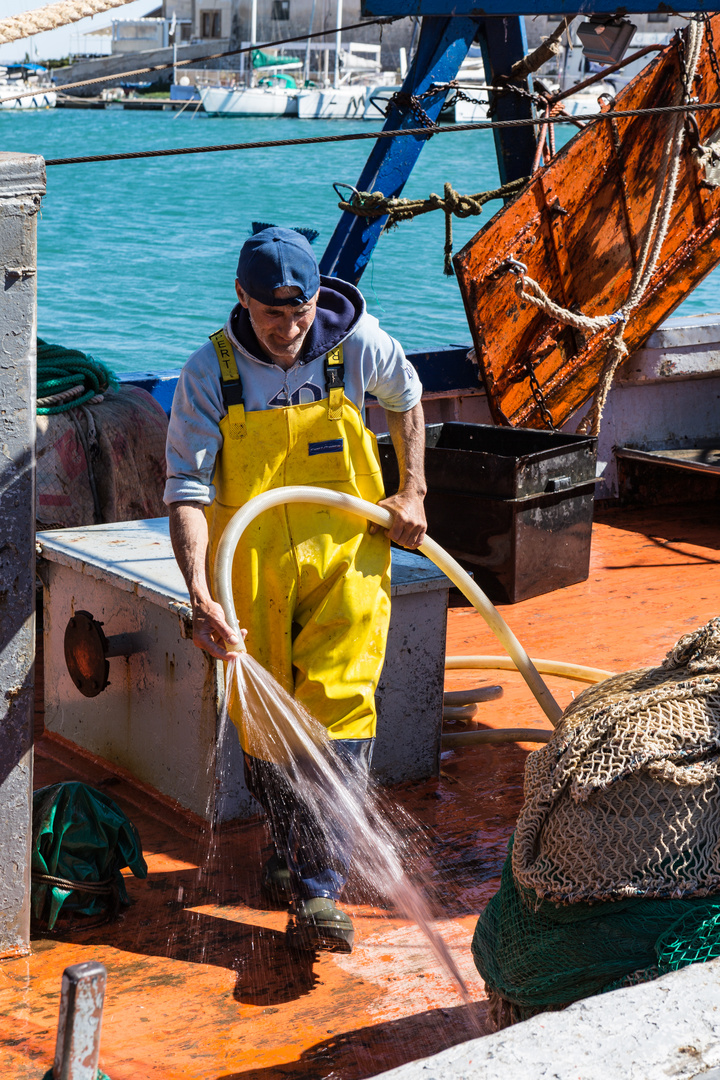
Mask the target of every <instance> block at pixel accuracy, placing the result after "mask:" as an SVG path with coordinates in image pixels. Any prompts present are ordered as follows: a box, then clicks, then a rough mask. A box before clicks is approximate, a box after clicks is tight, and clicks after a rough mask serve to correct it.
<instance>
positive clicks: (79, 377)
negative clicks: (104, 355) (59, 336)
mask: <svg viewBox="0 0 720 1080" xmlns="http://www.w3.org/2000/svg"><path fill="white" fill-rule="evenodd" d="M116 385H117V378H116V377H115V375H114V374H113V373H112V371H110V369H109V368H107V367H106V366H105V364H102V363H100V361H99V360H94V359H93V357H92V356H87V355H86V354H85V353H83V352H80V350H79V349H66V348H64V347H63V346H62V345H51V344H49V343H48V342H47V341H43V340H42V339H41V338H38V339H37V387H38V389H37V397H38V403H37V411H38V415H39V416H53V415H55V414H57V413H64V412H67V411H68V410H70V409H75V408H77V407H78V406H79V405H86V404H90V403H92V404H95V403H96V402H99V401H102V398H103V394H104V393H105V391H106V390H107V389H108V388H109V387H111V386H116Z"/></svg>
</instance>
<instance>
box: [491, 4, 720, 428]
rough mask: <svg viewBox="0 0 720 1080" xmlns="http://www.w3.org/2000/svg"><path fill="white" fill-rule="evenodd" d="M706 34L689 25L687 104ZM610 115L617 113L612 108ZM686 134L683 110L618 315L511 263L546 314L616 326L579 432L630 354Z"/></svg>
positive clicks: (588, 328)
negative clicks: (562, 296) (554, 296)
mask: <svg viewBox="0 0 720 1080" xmlns="http://www.w3.org/2000/svg"><path fill="white" fill-rule="evenodd" d="M702 39H703V28H702V24H701V23H700V22H698V21H695V20H693V21H692V22H690V23H689V24H688V27H687V75H686V77H685V78H684V79H683V80H682V91H681V94H682V105H681V107H685V106H687V105H688V104H689V96H690V89H691V88H692V84H693V80H694V78H695V71H696V69H697V64H698V60H699V58H700V49H701V46H702ZM693 107H694V104H693ZM610 115H612V113H611V114H610ZM684 136H685V128H684V126H683V117H682V113H681V112H678V113H677V114H676V116H675V117H674V119H673V121H672V123H671V124H670V125H669V128H668V132H667V135H666V137H665V142H664V145H663V152H662V159H661V163H660V168H659V169H658V186H657V188H656V191H655V196H654V199H653V204H652V209H651V213H650V220H649V221H648V226H647V232H646V235H645V241H644V243H643V247H642V250H641V252H640V257H639V258H638V261H637V265H636V266H635V270H634V272H633V276H632V280H631V282H630V290H629V293H628V297H627V300H626V301H625V303H624V304H623V305H622V307H620V308H619V309H618V310H617V311H616V312H614V313H613V314H612V315H597V316H594V317H591V316H588V315H582V314H580V313H577V312H574V311H570V310H569V309H568V308H565V307H561V305H559V304H556V303H555V302H554V301H553V300H551V299H550V297H549V296H548V295H547V293H546V292H545V291H544V290H543V289H542V287H541V286H540V285H539V284H538V282H537V281H534V280H533V279H532V278H531V277H528V275H527V274H526V273H525V272H524V267H523V268H522V269H520V270H517V269H515V267H520V266H522V264H518V263H517V262H516V263H515V264H514V267H513V266H510V267H509V269H513V270H514V272H516V273H517V275H518V280H517V284H516V291H517V293H518V296H520V297H521V298H522V299H523V300H526V301H527V302H528V303H530V304H532V305H533V306H534V307H536V308H538V309H539V310H540V311H543V312H545V314H546V315H550V316H551V317H552V318H553V319H555V320H556V321H557V322H561V323H565V324H566V325H567V326H572V327H574V328H575V329H576V330H580V331H581V332H585V333H588V334H597V333H600V332H601V331H603V330H608V329H610V327H612V326H615V332H614V333H613V334H612V336H611V338H610V343H609V346H608V350H607V353H606V354H605V359H604V361H603V366H602V369H601V372H600V379H599V382H598V387H597V390H596V391H595V397H594V399H593V403H592V406H591V407H590V410H589V412H588V413H587V415H586V416H585V417H584V419H583V420H582V421H581V422H580V424H579V425H578V429H577V430H578V434H582V435H593V436H595V435H597V434H598V432H599V430H600V421H601V419H602V414H603V410H604V408H605V402H606V401H607V396H608V392H609V390H610V386H611V383H612V380H613V377H614V375H615V372H616V370H617V367H618V364H619V363H620V362H621V361H622V360H624V359H625V357H626V356H627V355H628V348H627V345H626V344H625V340H624V337H625V330H626V327H627V322H628V319H629V317H630V315H631V313H632V312H633V311H634V310H635V308H636V307H637V306H638V305H639V304H640V302H641V300H642V298H643V296H644V294H645V291H646V289H647V286H648V284H649V282H650V279H651V277H652V275H653V274H654V272H655V268H656V266H657V264H658V260H659V258H660V251H661V248H662V245H663V243H664V242H665V237H666V236H667V231H668V228H669V226H670V215H671V213H672V207H673V202H674V200H675V191H676V188H677V179H678V172H679V168H680V152H681V150H682V144H683V139H684Z"/></svg>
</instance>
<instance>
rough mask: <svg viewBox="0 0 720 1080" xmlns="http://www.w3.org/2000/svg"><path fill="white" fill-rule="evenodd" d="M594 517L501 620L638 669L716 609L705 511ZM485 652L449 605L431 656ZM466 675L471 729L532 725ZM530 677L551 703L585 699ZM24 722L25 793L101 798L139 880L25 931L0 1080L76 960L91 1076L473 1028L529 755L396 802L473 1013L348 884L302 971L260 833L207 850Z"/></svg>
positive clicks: (547, 650)
mask: <svg viewBox="0 0 720 1080" xmlns="http://www.w3.org/2000/svg"><path fill="white" fill-rule="evenodd" d="M598 517H599V520H598V521H596V524H595V526H594V532H593V548H592V558H591V565H590V576H589V579H588V580H587V581H586V582H583V583H581V584H579V585H574V586H572V587H570V588H567V589H563V590H561V591H558V592H555V593H551V594H548V595H545V596H541V597H537V598H535V599H533V600H527V601H525V602H523V603H520V604H516V605H514V606H512V607H507V608H505V609H503V610H504V614H505V617H506V618H507V620H508V621H509V623H510V625H511V626H512V628H513V630H514V631H515V632H516V634H517V636H518V637H519V639H520V640H521V641H522V643H523V644H524V645H525V647H526V648H527V649H528V651H529V652H530V654H531V655H535V656H540V657H543V658H553V659H559V660H571V661H576V662H578V663H581V664H587V665H593V666H597V667H601V668H607V669H611V670H623V669H630V668H633V667H639V666H643V665H648V664H653V663H655V662H658V661H659V660H660V659H661V658H662V657H663V655H664V654H665V651H666V650H667V649H668V648H669V647H670V645H672V644H673V643H674V642H675V640H676V639H677V638H678V637H680V636H681V634H683V633H685V632H687V631H688V630H690V629H692V628H694V627H696V626H699V625H701V624H702V623H704V622H706V621H707V620H708V619H710V618H711V617H713V616H715V615H717V614H718V603H717V596H718V587H719V586H720V570H719V568H718V566H719V563H720V554H719V549H720V531H719V530H718V511H717V508H716V507H715V506H709V505H704V506H697V505H696V506H686V507H679V508H668V507H665V508H661V509H658V510H653V511H605V512H603V513H600V514H599V515H598ZM499 651H500V649H499V647H498V645H497V643H496V642H495V640H494V639H493V638H492V636H491V635H490V632H489V631H488V630H487V628H486V627H485V624H484V623H483V622H482V620H481V619H480V617H479V616H478V615H477V614H476V613H475V612H474V611H473V610H472V609H469V608H464V607H457V608H453V609H452V610H451V612H450V617H449V628H448V653H449V654H457V653H499ZM478 676H480V678H479V677H478ZM479 681H492V682H500V683H502V684H503V686H504V687H505V694H504V696H503V697H502V698H501V699H499V700H497V701H493V702H488V703H486V704H484V705H481V706H480V710H481V711H480V713H479V714H478V719H479V722H480V724H481V726H491V727H509V726H513V727H514V726H520V725H525V726H528V727H538V726H541V725H543V724H544V725H545V726H549V725H547V722H546V721H544V718H543V717H542V714H541V713H540V711H539V708H538V707H537V706H536V705H535V703H534V701H533V700H532V699H531V698H530V696H529V693H528V691H527V690H526V689H525V687H524V684H523V683H522V681H521V679H520V677H519V676H516V675H514V674H512V673H511V674H508V673H505V672H502V673H497V676H495V674H494V673H492V672H483V673H473V672H468V671H458V672H452V673H450V674H449V675H448V681H447V686H448V688H451V689H459V688H463V687H468V686H472V685H476V684H477V683H478V682H479ZM548 682H549V685H550V687H551V689H552V691H553V692H554V693H555V694H556V696H557V697H558V700H559V701H560V702H561V704H566V703H567V702H568V701H569V700H570V697H571V694H572V693H573V692H575V693H578V692H579V691H580V690H581V689H582V688H583V687H582V684H578V683H570V682H567V681H562V680H559V679H548ZM39 683H41V680H40V679H39ZM39 728H40V737H39V738H38V740H37V744H36V756H35V779H36V785H37V786H44V785H46V784H50V783H55V782H57V781H60V780H68V779H81V780H85V781H87V782H90V783H93V784H95V785H96V786H100V787H101V788H102V789H103V790H105V791H107V792H108V793H109V794H110V795H111V796H112V797H113V798H114V799H116V800H117V802H118V803H119V804H120V805H121V806H122V807H123V809H125V810H126V812H127V813H128V815H129V816H130V817H131V819H132V820H133V821H134V822H135V823H136V825H137V826H138V828H139V830H140V834H141V837H142V840H143V846H144V850H145V855H146V858H147V862H148V869H149V873H148V878H147V880H146V881H138V880H136V879H135V878H133V877H130V878H128V879H127V885H128V891H129V893H130V896H131V899H132V900H133V905H132V906H131V907H130V908H129V909H127V910H126V912H125V914H124V915H123V916H122V917H121V919H120V920H119V921H117V922H115V923H111V924H108V925H105V926H102V927H100V928H97V929H94V930H93V929H88V930H84V929H80V928H79V927H78V926H75V927H74V928H72V929H70V930H67V929H66V931H65V932H64V933H62V934H59V935H57V936H46V937H42V938H37V939H34V941H33V951H32V955H31V956H30V957H27V958H25V959H18V960H9V961H4V962H2V963H0V1015H1V1016H2V1018H3V1019H2V1021H0V1076H3V1077H8V1078H11V1077H12V1078H13V1080H39V1078H40V1077H42V1075H43V1073H44V1072H45V1070H46V1069H48V1068H49V1067H50V1066H51V1064H52V1059H53V1054H54V1046H55V1032H56V1026H57V1014H58V1001H59V990H60V979H61V975H62V971H63V969H64V968H65V967H66V966H67V965H68V964H72V963H78V962H80V961H83V960H91V959H92V960H99V961H101V962H102V963H103V964H105V965H106V967H107V971H108V989H107V996H106V1000H105V1013H104V1019H103V1029H102V1044H101V1054H100V1065H101V1067H102V1069H103V1070H104V1071H105V1072H106V1073H107V1074H108V1075H109V1076H110V1078H111V1080H141V1078H142V1080H241V1078H242V1080H280V1078H283V1077H288V1076H295V1077H303V1078H316V1077H317V1078H320V1077H322V1078H331V1077H332V1078H333V1080H360V1078H363V1077H369V1076H373V1075H375V1074H377V1073H379V1072H382V1071H383V1070H385V1069H389V1068H392V1067H394V1066H396V1065H400V1064H403V1063H405V1062H407V1061H411V1060H415V1059H417V1058H420V1057H424V1056H427V1055H429V1054H432V1053H436V1052H438V1051H440V1050H442V1049H445V1048H447V1047H449V1046H451V1045H453V1044H455V1043H458V1042H461V1041H464V1040H466V1039H469V1038H472V1037H474V1036H475V1035H476V1034H477V1033H478V1031H481V1032H482V1031H487V1030H489V1028H488V1026H487V1021H486V1011H485V1004H484V990H483V984H482V981H481V980H480V978H479V976H478V975H477V973H476V972H475V969H474V966H473V963H472V958H471V956H470V941H471V938H472V933H473V930H474V926H475V922H476V919H477V916H478V913H479V912H480V911H481V909H482V907H483V906H484V904H485V903H486V902H487V900H488V898H489V897H490V896H491V895H492V893H493V892H494V891H495V889H496V888H497V884H498V878H499V874H500V869H501V866H502V863H503V860H504V856H505V848H506V843H507V839H508V836H509V834H510V832H511V830H512V827H513V822H514V820H515V816H516V814H517V811H518V809H519V807H520V803H521V799H522V771H523V763H524V760H525V756H526V753H527V752H528V750H530V749H532V747H531V746H497V747H495V746H484V747H477V748H467V749H464V750H458V751H452V752H449V753H446V754H444V756H443V761H442V774H441V776H440V778H439V780H437V781H429V782H427V783H423V784H411V785H403V786H402V787H400V788H398V789H396V790H395V793H394V794H395V797H396V798H397V800H398V801H400V802H402V804H403V805H404V806H405V807H406V808H407V809H408V810H409V811H410V812H411V813H412V814H413V815H414V816H415V818H416V819H417V821H418V822H419V823H420V826H421V828H423V829H424V830H426V832H427V843H428V851H429V859H430V864H431V865H430V869H429V874H430V879H431V883H432V888H433V893H434V915H435V918H436V919H437V925H438V927H439V929H440V930H441V932H442V933H443V935H444V937H445V938H446V940H447V942H448V944H449V945H450V947H451V949H452V952H453V954H454V956H455V957H456V959H457V961H458V964H459V967H460V969H461V971H462V973H463V974H464V975H465V977H466V978H467V981H468V986H469V989H470V993H471V996H472V998H473V1000H474V1001H475V1002H476V1003H477V1004H475V1005H474V1006H472V1007H471V1008H467V1007H465V1006H463V1005H462V1003H461V1002H460V999H459V997H458V994H457V992H456V990H455V989H454V987H453V986H452V985H451V983H450V981H449V980H448V978H447V977H446V976H445V975H444V974H443V973H442V972H441V971H440V970H439V969H438V967H437V965H436V963H435V961H434V960H433V958H432V956H431V955H430V953H429V949H428V948H427V946H426V944H425V942H424V940H423V938H422V936H421V934H420V932H419V930H418V929H417V928H416V927H414V926H413V925H412V924H408V922H407V921H406V920H403V919H401V918H397V917H395V916H394V915H392V914H389V913H387V912H385V911H381V910H378V909H376V908H374V907H372V906H370V905H369V904H368V903H367V902H366V900H365V898H363V896H362V894H361V892H360V891H359V888H358V885H357V883H355V884H353V882H352V881H351V883H350V887H349V891H348V895H347V896H346V899H345V907H346V909H347V910H348V911H349V912H350V913H351V914H352V916H353V919H354V921H355V926H356V947H355V951H354V952H353V954H352V955H351V956H337V955H329V954H321V955H320V957H319V959H317V958H313V957H312V955H310V956H309V957H308V959H307V960H306V961H304V962H302V963H301V962H300V961H299V960H298V957H297V955H296V954H290V953H289V952H288V951H287V950H286V947H285V940H284V927H285V921H286V916H285V914H284V913H283V912H280V911H267V910H264V909H263V907H262V906H261V902H260V899H259V892H260V890H259V885H260V864H261V860H262V858H263V854H262V849H263V847H265V845H266V843H267V840H266V833H265V829H264V826H263V825H262V824H261V823H260V822H256V823H250V824H247V825H244V826H242V827H238V828H228V829H224V830H222V831H221V833H220V835H219V836H217V837H215V839H214V840H210V839H209V838H208V836H207V835H200V834H198V833H197V832H196V831H194V829H193V827H192V826H191V825H190V823H189V822H187V821H183V820H182V818H181V817H179V816H177V815H175V816H171V815H169V814H168V811H167V810H165V809H164V808H163V807H162V806H161V805H160V804H158V803H155V802H154V801H153V800H152V799H150V798H148V797H147V795H143V794H142V793H140V792H138V791H136V790H134V789H133V788H132V787H131V785H129V784H128V783H127V782H126V781H125V780H123V779H120V778H118V777H116V776H113V775H112V774H111V773H109V772H107V771H106V770H104V769H103V768H102V767H101V766H100V765H93V764H91V763H88V762H87V761H86V760H85V759H82V758H80V757H74V756H73V755H72V754H69V753H68V752H67V751H65V750H62V749H61V748H59V747H58V746H56V745H55V744H53V743H51V742H50V741H49V740H47V739H45V738H43V737H42V735H41V732H42V722H41V716H40V717H39ZM455 730H458V728H455Z"/></svg>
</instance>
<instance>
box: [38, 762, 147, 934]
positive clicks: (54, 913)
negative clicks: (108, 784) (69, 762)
mask: <svg viewBox="0 0 720 1080" xmlns="http://www.w3.org/2000/svg"><path fill="white" fill-rule="evenodd" d="M126 866H128V867H129V868H130V869H131V870H132V872H133V874H134V875H135V877H139V878H144V877H147V865H146V863H145V860H144V858H143V854H142V845H141V843H140V837H139V835H138V831H137V829H136V828H135V826H134V825H133V824H132V822H131V821H129V820H128V818H127V817H126V816H125V814H124V813H123V812H122V810H121V809H120V807H119V806H118V805H117V804H116V803H114V802H113V801H112V799H109V798H108V797H107V795H104V794H103V792H102V791H97V790H96V789H95V788H92V787H88V786H87V785H86V784H80V783H76V782H71V783H64V784H53V785H52V787H45V788H40V790H39V791H36V792H35V794H34V796H33V845H32V913H33V917H34V918H35V920H37V921H38V922H40V923H42V924H44V925H46V926H47V929H48V930H52V929H53V927H54V926H55V923H56V921H57V918H58V915H59V914H60V911H61V909H62V910H64V911H72V912H77V913H78V914H82V915H95V916H98V917H100V918H102V919H105V918H112V917H113V916H114V915H116V914H117V912H118V910H119V908H120V907H121V906H125V907H126V906H127V905H128V904H129V903H130V901H129V900H128V895H127V890H126V889H125V882H124V881H123V877H122V874H121V873H120V871H121V870H122V869H124V867H126Z"/></svg>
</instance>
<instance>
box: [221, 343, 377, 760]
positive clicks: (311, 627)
mask: <svg viewBox="0 0 720 1080" xmlns="http://www.w3.org/2000/svg"><path fill="white" fill-rule="evenodd" d="M210 340H211V341H212V342H213V345H214V346H215V351H216V353H217V356H218V361H219V363H220V372H221V376H222V388H223V397H224V400H225V404H226V406H227V415H226V416H224V417H223V419H222V420H221V421H220V431H221V433H222V436H223V444H222V448H221V450H220V452H219V454H218V458H217V463H216V467H215V474H214V477H213V484H214V485H215V493H216V494H215V501H214V502H213V503H212V505H211V506H210V507H208V510H207V519H208V527H209V534H210V546H209V556H210V565H211V566H213V565H214V559H215V552H216V551H217V546H218V543H219V541H220V537H221V536H222V533H223V529H224V528H225V526H226V525H227V523H228V521H229V520H230V518H231V517H232V516H233V514H234V513H235V512H236V510H238V509H239V507H241V506H243V505H244V504H245V503H246V502H247V501H248V499H252V498H253V497H254V496H255V495H259V494H260V493H261V492H263V491H268V490H269V489H271V488H278V487H284V486H286V485H291V484H314V485H317V486H318V487H327V488H332V489H333V490H334V491H342V492H346V493H348V494H350V495H357V496H359V497H360V498H361V499H367V500H369V501H370V502H374V503H376V502H378V501H379V500H380V499H382V498H383V497H384V489H383V482H382V475H381V471H380V463H379V458H378V452H377V444H376V441H375V436H374V435H373V434H372V432H371V431H369V430H368V428H366V427H365V424H364V423H363V419H362V416H361V414H360V411H359V410H358V409H357V407H356V406H355V405H354V404H353V402H351V401H348V399H347V398H346V397H345V394H344V389H343V386H344V366H343V351H342V346H339V347H338V348H336V349H333V350H331V351H330V352H329V353H328V355H327V357H326V360H325V387H326V393H327V397H326V398H323V400H321V401H316V402H311V403H309V404H304V405H290V406H287V407H285V408H278V409H267V410H260V411H248V412H246V411H245V407H244V403H243V390H242V383H241V380H240V376H239V373H238V369H237V363H236V360H235V355H234V352H233V349H232V346H231V345H230V343H229V341H228V340H227V338H226V336H225V334H224V332H223V331H222V330H219V331H218V332H217V333H215V334H212V335H211V338H210ZM233 595H234V597H235V605H236V609H237V614H238V621H239V622H240V625H241V626H243V627H246V628H247V630H248V637H247V647H248V650H249V652H250V654H251V655H252V656H253V657H255V659H256V660H258V661H259V663H261V664H262V665H263V667H265V668H266V669H267V670H269V671H270V672H271V673H272V674H273V675H274V676H275V678H276V679H277V680H278V681H279V682H280V684H281V685H282V686H283V687H285V689H286V690H288V691H289V692H290V693H292V694H293V695H294V696H295V698H296V699H297V700H298V701H300V702H301V703H302V705H303V706H304V707H305V708H306V709H307V710H308V712H310V713H311V714H312V715H313V716H314V717H315V718H316V719H317V720H319V721H320V723H321V724H323V725H324V726H325V727H326V728H327V731H328V734H329V736H330V738H331V739H370V738H372V737H373V736H374V735H375V724H376V713H375V701H374V696H375V689H376V687H377V683H378V679H379V678H380V672H381V670H382V665H383V661H384V657H385V643H386V639H387V630H388V624H389V621H390V542H389V540H388V538H387V537H386V536H385V534H384V533H382V532H378V533H376V534H375V535H372V536H371V535H370V534H369V533H368V531H367V524H366V523H365V522H363V521H362V519H361V518H358V517H355V516H354V515H350V514H344V513H342V512H340V511H336V510H330V509H328V508H325V507H320V506H314V505H311V504H295V505H285V506H281V507H277V508H275V509H272V510H267V511H265V512H264V513H263V514H261V515H260V516H259V517H257V518H256V519H255V520H254V521H253V522H251V524H250V525H249V526H248V528H247V530H246V531H245V533H244V535H243V536H242V538H241V540H240V543H239V545H238V549H237V553H236V556H235V562H234V565H233ZM229 712H230V717H231V719H232V721H233V722H234V724H235V725H236V727H237V728H238V731H239V734H240V741H241V743H242V746H243V749H244V750H245V752H246V753H248V754H250V755H252V756H253V757H259V758H261V759H262V758H264V757H265V758H266V755H267V751H263V750H261V748H260V746H259V745H257V744H254V743H253V739H252V736H251V733H250V732H249V731H248V730H247V729H246V726H245V723H244V717H243V716H242V713H241V710H240V709H239V707H238V703H237V701H233V700H232V698H231V700H230V702H229Z"/></svg>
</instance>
